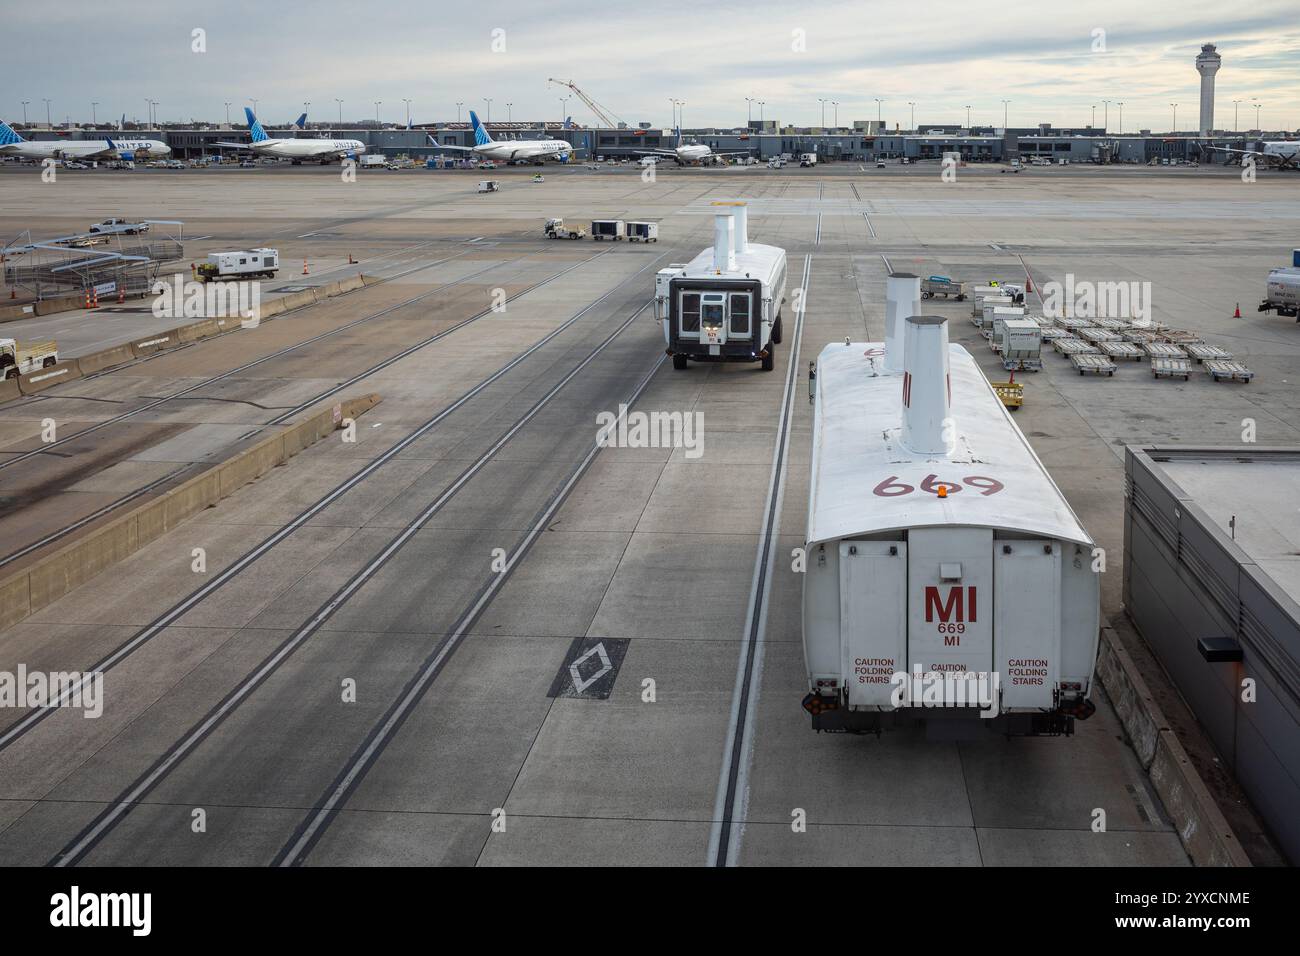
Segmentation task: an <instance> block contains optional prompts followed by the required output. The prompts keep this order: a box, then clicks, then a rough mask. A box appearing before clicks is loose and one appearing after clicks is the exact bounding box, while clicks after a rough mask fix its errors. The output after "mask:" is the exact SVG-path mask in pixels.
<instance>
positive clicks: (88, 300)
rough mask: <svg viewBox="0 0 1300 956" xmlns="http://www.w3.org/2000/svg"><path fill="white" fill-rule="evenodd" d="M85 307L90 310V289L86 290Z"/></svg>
mask: <svg viewBox="0 0 1300 956" xmlns="http://www.w3.org/2000/svg"><path fill="white" fill-rule="evenodd" d="M85 307H86V308H87V309H89V308H90V290H89V289H87V290H86V305H85Z"/></svg>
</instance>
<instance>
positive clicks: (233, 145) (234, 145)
mask: <svg viewBox="0 0 1300 956" xmlns="http://www.w3.org/2000/svg"><path fill="white" fill-rule="evenodd" d="M212 145H213V146H217V147H219V148H221V149H252V148H253V147H252V144H251V143H213V144H212Z"/></svg>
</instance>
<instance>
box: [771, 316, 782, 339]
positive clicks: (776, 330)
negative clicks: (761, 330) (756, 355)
mask: <svg viewBox="0 0 1300 956" xmlns="http://www.w3.org/2000/svg"><path fill="white" fill-rule="evenodd" d="M772 342H773V343H774V344H776V345H780V344H781V317H780V316H779V315H778V316H777V317H776V323H775V324H774V325H773V326H772Z"/></svg>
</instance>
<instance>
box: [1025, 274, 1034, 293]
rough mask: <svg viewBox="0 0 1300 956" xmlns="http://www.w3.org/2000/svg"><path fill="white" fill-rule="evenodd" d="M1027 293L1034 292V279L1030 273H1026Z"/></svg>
mask: <svg viewBox="0 0 1300 956" xmlns="http://www.w3.org/2000/svg"><path fill="white" fill-rule="evenodd" d="M1025 291H1026V292H1033V291H1034V277H1033V276H1031V275H1030V274H1029V273H1028V272H1026V273H1025Z"/></svg>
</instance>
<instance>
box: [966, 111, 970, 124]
mask: <svg viewBox="0 0 1300 956" xmlns="http://www.w3.org/2000/svg"><path fill="white" fill-rule="evenodd" d="M966 129H967V130H969V129H970V107H969V106H967V107H966Z"/></svg>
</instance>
